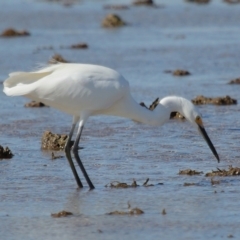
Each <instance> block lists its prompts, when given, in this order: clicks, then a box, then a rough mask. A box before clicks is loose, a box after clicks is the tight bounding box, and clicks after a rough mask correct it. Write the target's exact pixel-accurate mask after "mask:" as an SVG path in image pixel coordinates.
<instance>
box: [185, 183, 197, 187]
mask: <svg viewBox="0 0 240 240" xmlns="http://www.w3.org/2000/svg"><path fill="white" fill-rule="evenodd" d="M194 185H197V184H196V183H184V184H183V186H184V187H188V186H194Z"/></svg>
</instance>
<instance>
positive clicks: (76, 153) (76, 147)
mask: <svg viewBox="0 0 240 240" xmlns="http://www.w3.org/2000/svg"><path fill="white" fill-rule="evenodd" d="M82 130H83V126H79V128H78V132H77V137H76V141H75V142H74V145H73V154H74V156H75V159H76V161H77V163H78V165H79V167H80V168H81V170H82V173H83V175H84V177H85V179H86V181H87V183H88V186H89V188H90V189H94V186H93V184H92V182H91V180H90V178H89V177H88V174H87V172H86V170H85V168H84V166H83V164H82V161H81V159H80V157H79V155H78V144H79V141H80V138H81V134H82Z"/></svg>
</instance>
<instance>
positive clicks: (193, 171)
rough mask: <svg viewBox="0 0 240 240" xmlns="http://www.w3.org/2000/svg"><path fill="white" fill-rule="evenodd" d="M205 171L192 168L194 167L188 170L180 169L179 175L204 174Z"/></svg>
mask: <svg viewBox="0 0 240 240" xmlns="http://www.w3.org/2000/svg"><path fill="white" fill-rule="evenodd" d="M202 173H203V172H198V171H196V170H192V169H186V170H180V171H179V173H178V174H179V175H190V176H192V175H199V174H202Z"/></svg>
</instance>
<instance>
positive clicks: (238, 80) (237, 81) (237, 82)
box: [229, 1, 240, 84]
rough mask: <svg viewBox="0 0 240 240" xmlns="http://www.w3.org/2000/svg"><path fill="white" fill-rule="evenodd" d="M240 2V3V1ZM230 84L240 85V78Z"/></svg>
mask: <svg viewBox="0 0 240 240" xmlns="http://www.w3.org/2000/svg"><path fill="white" fill-rule="evenodd" d="M239 2H240V1H239ZM229 84H240V78H236V79H233V80H231V81H230V82H229Z"/></svg>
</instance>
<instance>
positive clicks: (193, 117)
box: [183, 101, 220, 162]
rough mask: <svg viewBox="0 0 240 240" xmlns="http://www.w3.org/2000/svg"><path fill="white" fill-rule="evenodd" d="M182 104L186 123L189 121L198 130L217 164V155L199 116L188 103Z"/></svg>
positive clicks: (194, 108)
mask: <svg viewBox="0 0 240 240" xmlns="http://www.w3.org/2000/svg"><path fill="white" fill-rule="evenodd" d="M184 104H185V106H183V115H184V116H185V117H186V119H187V120H188V121H190V122H191V123H192V124H193V125H194V126H195V127H196V128H197V129H198V131H199V133H200V134H201V135H202V136H203V138H204V140H205V141H206V142H207V144H208V146H209V148H210V149H211V151H212V153H213V154H214V156H215V157H216V158H217V160H218V162H219V161H220V159H219V156H218V153H217V151H216V149H215V147H214V146H213V144H212V142H211V140H210V138H209V137H208V134H207V132H206V130H205V128H204V125H203V120H202V117H201V114H200V113H199V111H198V110H197V108H196V107H195V106H194V105H193V104H192V103H191V102H190V101H187V102H185V103H184Z"/></svg>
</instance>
